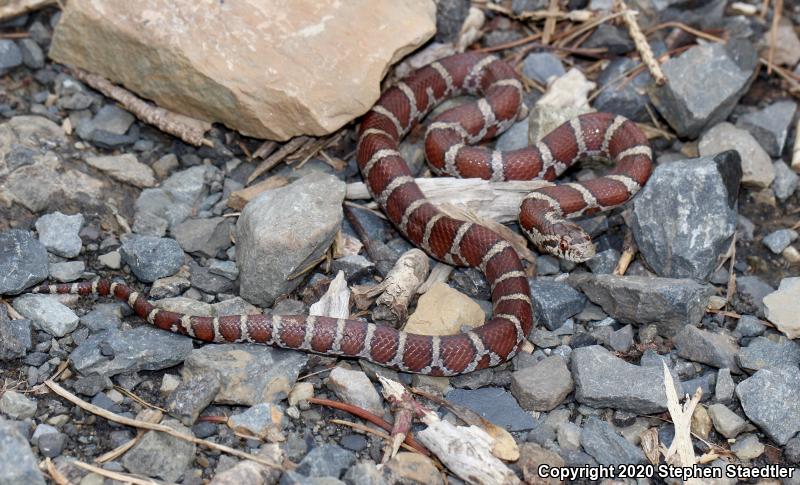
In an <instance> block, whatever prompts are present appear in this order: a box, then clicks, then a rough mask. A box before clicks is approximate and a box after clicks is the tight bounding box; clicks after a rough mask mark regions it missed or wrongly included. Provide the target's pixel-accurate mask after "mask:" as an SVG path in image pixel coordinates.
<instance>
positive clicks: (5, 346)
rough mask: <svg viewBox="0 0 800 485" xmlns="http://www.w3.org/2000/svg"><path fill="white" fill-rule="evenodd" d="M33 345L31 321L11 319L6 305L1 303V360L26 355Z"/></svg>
mask: <svg viewBox="0 0 800 485" xmlns="http://www.w3.org/2000/svg"><path fill="white" fill-rule="evenodd" d="M31 345H32V343H31V321H30V320H28V319H19V320H11V319H9V318H8V312H7V310H6V308H5V305H0V361H8V360H14V359H18V358H20V357H25V354H27V353H28V350H30V348H31Z"/></svg>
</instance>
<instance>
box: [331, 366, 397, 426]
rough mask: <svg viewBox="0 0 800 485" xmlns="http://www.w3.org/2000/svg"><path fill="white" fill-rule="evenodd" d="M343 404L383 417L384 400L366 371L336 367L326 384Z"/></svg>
mask: <svg viewBox="0 0 800 485" xmlns="http://www.w3.org/2000/svg"><path fill="white" fill-rule="evenodd" d="M326 386H327V387H328V389H330V390H331V391H333V392H335V393H336V396H337V397H338V398H339V399H340V400H341V401H343V402H346V403H348V404H352V405H354V406H358V407H360V408H363V409H366V410H367V411H370V412H372V413H373V414H377V415H378V416H382V415H383V399H382V398H381V396H380V394H378V391H377V390H376V389H375V386H374V385H372V382H371V381H370V380H369V377H367V374H366V373H364V371H360V370H350V369H345V368H344V367H340V366H339V367H335V368H334V369H333V370H332V371H331V373H330V375H329V376H328V381H327V383H326Z"/></svg>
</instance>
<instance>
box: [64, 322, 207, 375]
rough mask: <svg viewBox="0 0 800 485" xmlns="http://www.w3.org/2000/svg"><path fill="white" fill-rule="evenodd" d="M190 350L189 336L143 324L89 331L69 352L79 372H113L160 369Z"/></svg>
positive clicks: (114, 373)
mask: <svg viewBox="0 0 800 485" xmlns="http://www.w3.org/2000/svg"><path fill="white" fill-rule="evenodd" d="M190 352H192V340H191V339H189V338H186V337H184V336H182V335H177V334H174V333H170V332H165V331H163V330H159V329H157V328H154V327H149V326H143V327H136V328H133V329H130V330H118V329H111V330H106V331H104V332H101V333H98V334H95V335H91V336H89V338H87V339H86V340H84V341H83V343H81V344H80V345H78V346H77V347H76V348H75V350H73V351H72V353H70V355H69V360H70V361H72V364H73V367H74V368H75V370H76V371H78V372H79V373H80V374H82V375H90V374H98V375H101V376H109V377H110V376H114V375H117V374H122V373H126V372H134V371H140V370H159V369H166V368H167V367H172V366H173V365H177V364H179V363H181V362H183V361H184V360H185V359H186V358H187V356H188V355H189V353H190Z"/></svg>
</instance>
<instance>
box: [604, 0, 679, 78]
mask: <svg viewBox="0 0 800 485" xmlns="http://www.w3.org/2000/svg"><path fill="white" fill-rule="evenodd" d="M614 4H615V6H616V8H617V9H618V10H619V11H621V12H622V21H623V22H625V25H626V26H627V27H628V33H629V34H630V36H631V39H633V44H634V45H635V46H636V51H637V52H639V55H640V56H641V57H642V62H644V65H645V66H647V70H648V71H650V75H651V76H653V79H655V80H656V84H657V85H659V86H663V85H664V84H665V83H666V82H667V78H666V77H664V72H663V71H662V70H661V66H660V65H659V64H658V62H657V61H656V58H655V57H654V56H653V51H652V49H650V44H648V43H647V38H646V37H645V36H644V33H642V29H641V28H640V27H639V24H638V23H637V22H636V15H635V13H634V12H633V11H632V10H629V9H628V7H627V6H626V5H625V1H624V0H615V1H614Z"/></svg>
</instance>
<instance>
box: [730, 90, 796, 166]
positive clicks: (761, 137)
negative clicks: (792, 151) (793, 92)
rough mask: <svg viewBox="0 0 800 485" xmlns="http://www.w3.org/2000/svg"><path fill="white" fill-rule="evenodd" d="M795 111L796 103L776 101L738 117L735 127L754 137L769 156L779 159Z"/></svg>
mask: <svg viewBox="0 0 800 485" xmlns="http://www.w3.org/2000/svg"><path fill="white" fill-rule="evenodd" d="M796 110H797V103H795V102H794V101H789V100H786V101H777V102H775V103H772V104H770V105H767V106H766V107H764V108H763V109H760V110H758V111H753V112H752V113H747V114H744V115H742V116H740V117H739V119H738V120H736V126H738V127H740V128H744V129H745V130H747V131H749V132H750V133H751V134H752V135H753V136H754V137H756V140H758V142H759V143H760V144H761V146H762V147H763V148H764V150H766V151H767V153H769V155H770V156H772V157H780V156H781V153H782V152H783V147H784V146H785V145H786V137H787V136H788V134H789V125H790V124H791V123H792V119H793V118H794V113H795V111H796Z"/></svg>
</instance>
